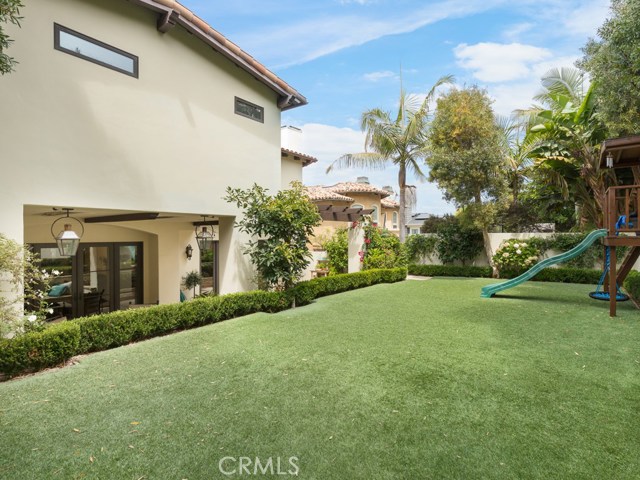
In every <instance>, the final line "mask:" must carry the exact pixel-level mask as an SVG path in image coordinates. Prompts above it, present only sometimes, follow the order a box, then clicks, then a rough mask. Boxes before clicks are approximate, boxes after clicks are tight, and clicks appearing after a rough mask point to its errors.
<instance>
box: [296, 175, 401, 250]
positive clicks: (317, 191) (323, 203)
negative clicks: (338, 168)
mask: <svg viewBox="0 0 640 480" xmlns="http://www.w3.org/2000/svg"><path fill="white" fill-rule="evenodd" d="M306 190H307V194H308V195H309V198H310V199H311V201H312V202H313V203H315V204H316V205H318V207H319V210H320V213H321V214H323V213H324V209H325V208H328V207H331V214H330V215H323V220H322V224H321V225H320V226H319V227H316V229H315V242H316V244H317V243H319V242H320V241H321V240H322V238H325V237H327V236H331V235H332V233H333V231H334V230H335V229H336V228H340V227H345V226H346V225H347V224H348V222H349V220H350V215H349V213H350V212H358V211H360V210H362V212H363V213H365V214H367V215H370V216H371V219H372V221H373V222H375V223H377V224H378V226H380V227H381V228H385V229H387V230H389V231H390V232H391V233H394V234H396V235H397V234H399V232H400V230H399V223H398V218H399V217H398V215H399V213H400V204H399V203H398V202H396V201H395V200H393V199H391V198H389V197H391V196H393V188H392V187H389V186H385V187H382V188H380V187H377V186H375V185H371V184H370V183H369V179H368V177H358V179H357V181H355V182H340V183H337V184H335V185H330V186H320V185H316V186H307V187H306ZM342 212H344V213H342ZM352 215H354V213H351V216H352ZM356 217H357V215H356ZM316 246H317V245H316Z"/></svg>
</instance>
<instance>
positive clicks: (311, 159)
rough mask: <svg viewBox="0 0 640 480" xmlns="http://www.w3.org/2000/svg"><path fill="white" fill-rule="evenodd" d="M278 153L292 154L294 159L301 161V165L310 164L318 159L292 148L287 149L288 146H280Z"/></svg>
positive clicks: (285, 155)
mask: <svg viewBox="0 0 640 480" xmlns="http://www.w3.org/2000/svg"><path fill="white" fill-rule="evenodd" d="M280 154H281V155H282V156H283V157H288V156H292V157H293V159H294V160H300V161H302V166H303V167H306V166H307V165H311V164H312V163H316V162H317V161H318V159H317V158H316V157H312V156H311V155H305V154H304V153H300V152H296V151H294V150H289V149H288V148H281V149H280Z"/></svg>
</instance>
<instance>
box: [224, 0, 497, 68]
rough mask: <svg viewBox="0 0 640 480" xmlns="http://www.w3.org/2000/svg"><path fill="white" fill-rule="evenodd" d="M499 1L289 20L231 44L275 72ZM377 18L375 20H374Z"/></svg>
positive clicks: (452, 0) (467, 0)
mask: <svg viewBox="0 0 640 480" xmlns="http://www.w3.org/2000/svg"><path fill="white" fill-rule="evenodd" d="M503 2H504V0H485V1H483V2H477V1H476V0H447V1H440V2H438V3H432V4H429V5H427V6H424V7H420V8H418V9H416V10H413V11H410V12H402V13H400V14H395V15H384V14H383V15H380V13H378V12H372V13H371V14H370V13H369V12H367V13H366V14H361V15H357V16H356V15H342V16H341V15H338V14H335V12H334V13H333V14H331V15H325V16H322V17H314V18H312V19H302V20H301V19H299V18H295V17H294V18H292V20H291V21H283V22H280V23H277V24H270V25H269V26H265V27H264V28H261V29H257V30H256V29H253V30H251V31H250V33H244V32H242V33H239V34H238V35H235V36H234V37H233V38H232V40H233V41H234V42H236V43H238V45H240V46H241V47H242V48H243V49H245V50H246V51H249V52H251V53H252V55H254V56H255V57H256V58H259V59H260V60H261V61H262V62H264V63H265V64H267V65H269V66H270V68H274V69H278V68H284V67H287V66H291V65H299V64H302V63H305V62H308V61H311V60H314V59H316V58H319V57H322V56H325V55H328V54H331V53H334V52H337V51H339V50H342V49H345V48H349V47H353V46H357V45H362V44H364V43H367V42H370V41H372V40H376V39H378V38H381V37H385V36H388V35H395V34H401V33H409V32H413V31H415V30H417V29H418V28H421V27H424V26H426V25H430V24H433V23H435V22H438V21H441V20H444V19H448V18H456V17H462V16H466V15H470V14H473V13H478V12H482V11H486V10H489V9H491V8H492V7H494V6H496V5H499V4H501V3H503ZM374 14H377V15H378V17H375V16H374Z"/></svg>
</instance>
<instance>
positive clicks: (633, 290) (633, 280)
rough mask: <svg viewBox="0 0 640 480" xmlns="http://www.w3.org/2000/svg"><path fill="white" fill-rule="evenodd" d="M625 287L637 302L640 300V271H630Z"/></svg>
mask: <svg viewBox="0 0 640 480" xmlns="http://www.w3.org/2000/svg"><path fill="white" fill-rule="evenodd" d="M624 288H625V290H626V291H627V293H628V294H629V295H631V297H632V298H633V299H634V300H635V301H636V302H640V272H637V271H635V270H632V271H631V272H629V275H627V278H625V280H624Z"/></svg>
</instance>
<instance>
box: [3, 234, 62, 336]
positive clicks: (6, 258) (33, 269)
mask: <svg viewBox="0 0 640 480" xmlns="http://www.w3.org/2000/svg"><path fill="white" fill-rule="evenodd" d="M52 275H54V276H55V273H48V272H47V271H46V270H42V269H41V268H40V259H39V258H38V256H37V255H36V254H35V253H33V252H32V251H31V250H30V249H29V248H28V247H26V246H25V245H21V244H19V243H17V242H15V241H14V240H11V239H9V238H7V237H6V236H5V235H3V234H1V233H0V280H2V282H0V337H3V336H5V335H8V334H12V335H19V334H23V333H26V332H30V331H37V330H42V329H43V328H44V320H45V318H46V316H47V315H48V314H50V313H51V312H52V309H51V308H50V307H49V306H48V305H47V302H46V292H48V291H49V282H50V279H51V276H52Z"/></svg>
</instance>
